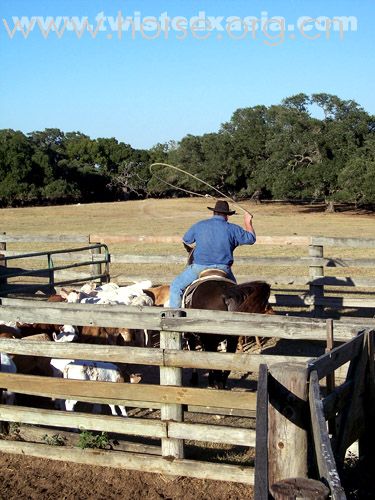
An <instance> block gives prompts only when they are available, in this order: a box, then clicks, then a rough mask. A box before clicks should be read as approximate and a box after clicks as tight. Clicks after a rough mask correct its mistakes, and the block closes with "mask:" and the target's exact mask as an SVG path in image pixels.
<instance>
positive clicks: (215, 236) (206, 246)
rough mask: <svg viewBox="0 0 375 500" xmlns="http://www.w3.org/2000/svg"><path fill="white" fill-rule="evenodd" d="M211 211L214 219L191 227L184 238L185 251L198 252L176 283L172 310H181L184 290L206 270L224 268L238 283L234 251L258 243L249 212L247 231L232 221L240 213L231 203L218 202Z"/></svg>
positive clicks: (173, 283) (170, 304)
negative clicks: (235, 274) (231, 216)
mask: <svg viewBox="0 0 375 500" xmlns="http://www.w3.org/2000/svg"><path fill="white" fill-rule="evenodd" d="M207 208H208V209H209V210H212V211H213V216H212V217H211V218H210V219H206V220H202V221H200V222H197V223H196V224H194V225H193V226H191V228H190V229H188V231H187V232H186V233H185V234H184V236H183V238H182V241H183V244H184V245H185V248H188V249H189V250H191V251H194V255H193V262H192V263H190V264H189V265H188V266H187V267H186V268H185V269H184V271H182V273H181V274H179V275H178V276H177V277H176V278H175V279H174V280H173V281H172V284H171V288H170V303H169V307H176V308H177V307H181V300H182V295H183V293H184V290H185V289H186V287H187V286H188V285H190V284H191V283H192V282H193V281H194V280H196V279H197V278H199V275H200V273H201V272H202V271H204V270H205V269H209V268H214V269H220V270H222V271H224V272H225V273H226V274H227V277H228V278H229V279H231V280H233V282H234V283H236V279H235V277H234V275H233V273H232V270H231V267H232V264H233V251H234V249H235V248H236V247H238V246H239V245H253V244H254V243H255V241H256V236H255V231H254V228H253V224H252V219H253V216H252V215H251V214H250V213H249V212H245V215H244V226H245V229H243V228H242V227H241V226H238V225H237V224H231V223H229V222H228V217H229V216H230V215H234V214H235V213H236V212H235V211H234V210H230V209H229V205H228V202H226V201H221V200H218V201H217V202H216V204H215V207H214V208H211V207H207Z"/></svg>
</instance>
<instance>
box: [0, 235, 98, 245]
mask: <svg viewBox="0 0 375 500" xmlns="http://www.w3.org/2000/svg"><path fill="white" fill-rule="evenodd" d="M89 238H90V237H89V235H83V234H39V235H35V234H11V233H7V234H5V235H0V240H1V241H5V242H8V243H22V242H25V243H58V242H59V243H89V242H90V241H89Z"/></svg>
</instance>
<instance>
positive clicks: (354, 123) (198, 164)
mask: <svg viewBox="0 0 375 500" xmlns="http://www.w3.org/2000/svg"><path fill="white" fill-rule="evenodd" d="M320 115H321V118H317V117H316V116H320ZM157 161H159V162H167V163H168V162H169V163H172V164H174V165H178V166H180V167H182V168H183V169H184V170H186V171H188V172H190V173H192V174H196V175H198V176H199V177H200V178H201V179H202V180H204V181H205V182H208V183H209V184H211V185H213V186H214V187H215V188H217V189H219V190H220V191H223V192H225V193H227V194H229V195H231V196H232V197H236V198H237V199H244V198H249V197H253V198H263V199H283V200H296V201H298V200H302V199H303V200H306V199H309V200H323V201H324V202H325V203H326V204H327V207H329V206H332V204H333V202H335V201H337V202H344V203H354V204H355V205H356V206H357V207H358V206H370V205H372V206H374V205H375V117H374V116H371V115H369V114H368V113H367V112H366V111H365V110H364V109H363V108H362V107H361V106H359V105H358V104H357V103H356V102H354V101H352V100H342V99H340V98H339V97H337V96H334V95H330V94H324V93H320V94H313V95H311V96H307V95H306V94H302V93H301V94H297V95H294V96H291V97H288V98H286V99H284V100H283V101H282V103H281V104H280V105H272V106H269V107H267V106H261V105H259V106H254V107H251V108H243V109H238V110H236V111H235V112H234V114H233V116H232V118H231V120H230V121H229V122H227V123H224V124H223V125H222V126H221V127H220V130H219V131H218V132H215V133H209V134H204V135H202V136H193V135H187V136H186V137H184V138H183V139H182V140H181V141H180V142H179V143H175V142H173V141H171V142H169V143H167V144H157V145H156V146H154V147H153V148H151V149H150V150H136V149H133V148H132V147H131V146H130V145H128V144H125V143H123V142H118V141H117V140H116V139H114V138H108V139H104V138H99V139H95V140H93V139H90V137H88V136H86V135H84V134H81V133H79V132H68V133H64V132H62V131H61V130H58V129H46V130H45V131H37V132H32V133H30V134H27V135H24V134H23V133H22V132H19V131H14V130H1V131H0V206H3V207H11V206H26V205H27V206H30V205H46V204H47V205H51V204H61V203H77V202H80V203H87V202H92V201H96V202H100V201H115V200H126V199H129V198H133V199H137V198H138V199H139V198H140V199H143V198H147V197H150V196H153V197H162V198H164V197H170V196H181V194H182V193H181V191H178V190H176V189H174V188H173V187H171V186H170V185H168V184H165V183H164V182H161V181H160V179H157V178H156V177H151V174H150V172H149V166H150V164H152V163H153V162H157ZM157 175H158V177H159V178H162V179H164V180H165V181H167V182H168V183H169V184H172V185H173V186H177V187H180V188H183V189H187V190H190V191H194V192H197V193H201V194H203V193H204V194H205V193H207V190H208V188H207V186H205V185H203V184H202V183H200V182H198V181H196V180H194V179H192V178H190V177H188V176H184V175H182V174H180V173H176V172H175V171H173V170H171V169H167V168H166V169H164V170H163V169H160V170H158V174H157Z"/></svg>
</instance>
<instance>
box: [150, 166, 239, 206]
mask: <svg viewBox="0 0 375 500" xmlns="http://www.w3.org/2000/svg"><path fill="white" fill-rule="evenodd" d="M156 166H161V167H168V168H171V169H172V170H176V171H177V172H181V173H182V174H185V175H187V176H189V177H191V178H192V179H195V180H197V181H199V182H201V183H202V184H204V185H206V186H208V187H209V188H211V189H213V190H214V191H216V193H218V194H219V195H220V196H222V197H223V198H226V199H227V200H229V201H231V202H232V203H233V205H234V206H236V207H237V208H239V209H240V210H242V211H243V212H245V213H249V211H248V210H245V209H244V208H242V207H241V205H239V204H238V203H236V202H235V201H234V200H233V198H231V197H230V196H228V195H226V194H224V193H222V192H221V191H219V190H218V189H217V188H215V187H214V186H211V184H209V183H208V182H206V181H203V180H202V179H200V178H199V177H197V176H196V175H194V174H191V173H190V172H186V170H183V169H182V168H180V167H176V166H175V165H170V164H169V163H159V162H157V163H153V164H152V165H150V173H151V175H153V176H154V177H155V178H156V179H158V180H159V181H161V182H163V183H164V184H166V185H167V186H170V187H172V188H174V189H178V190H180V191H183V192H184V193H188V194H192V195H194V196H200V197H201V198H214V196H211V195H209V194H200V193H195V192H194V191H189V190H188V189H184V188H181V187H179V186H175V185H173V184H171V183H169V182H167V181H166V180H164V179H161V178H160V177H158V176H157V175H156V174H155V173H154V172H153V170H152V169H153V167H156Z"/></svg>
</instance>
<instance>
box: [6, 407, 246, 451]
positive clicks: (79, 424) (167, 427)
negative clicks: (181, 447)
mask: <svg viewBox="0 0 375 500" xmlns="http://www.w3.org/2000/svg"><path fill="white" fill-rule="evenodd" d="M1 416H2V419H3V420H5V421H8V422H20V423H24V424H33V425H46V426H51V427H68V428H77V429H80V430H83V429H85V430H92V431H102V432H113V433H118V434H126V435H129V436H144V437H154V438H166V437H169V438H176V439H189V440H193V441H207V442H213V443H224V444H234V445H242V446H250V447H251V446H255V431H254V430H251V429H243V428H236V427H228V426H222V425H207V424H195V423H179V422H172V421H170V422H161V421H160V420H147V419H140V418H133V417H129V418H124V417H114V416H112V415H94V414H88V413H80V412H74V413H69V412H64V411H56V410H44V409H41V408H38V409H37V408H27V407H23V406H11V405H1Z"/></svg>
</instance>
